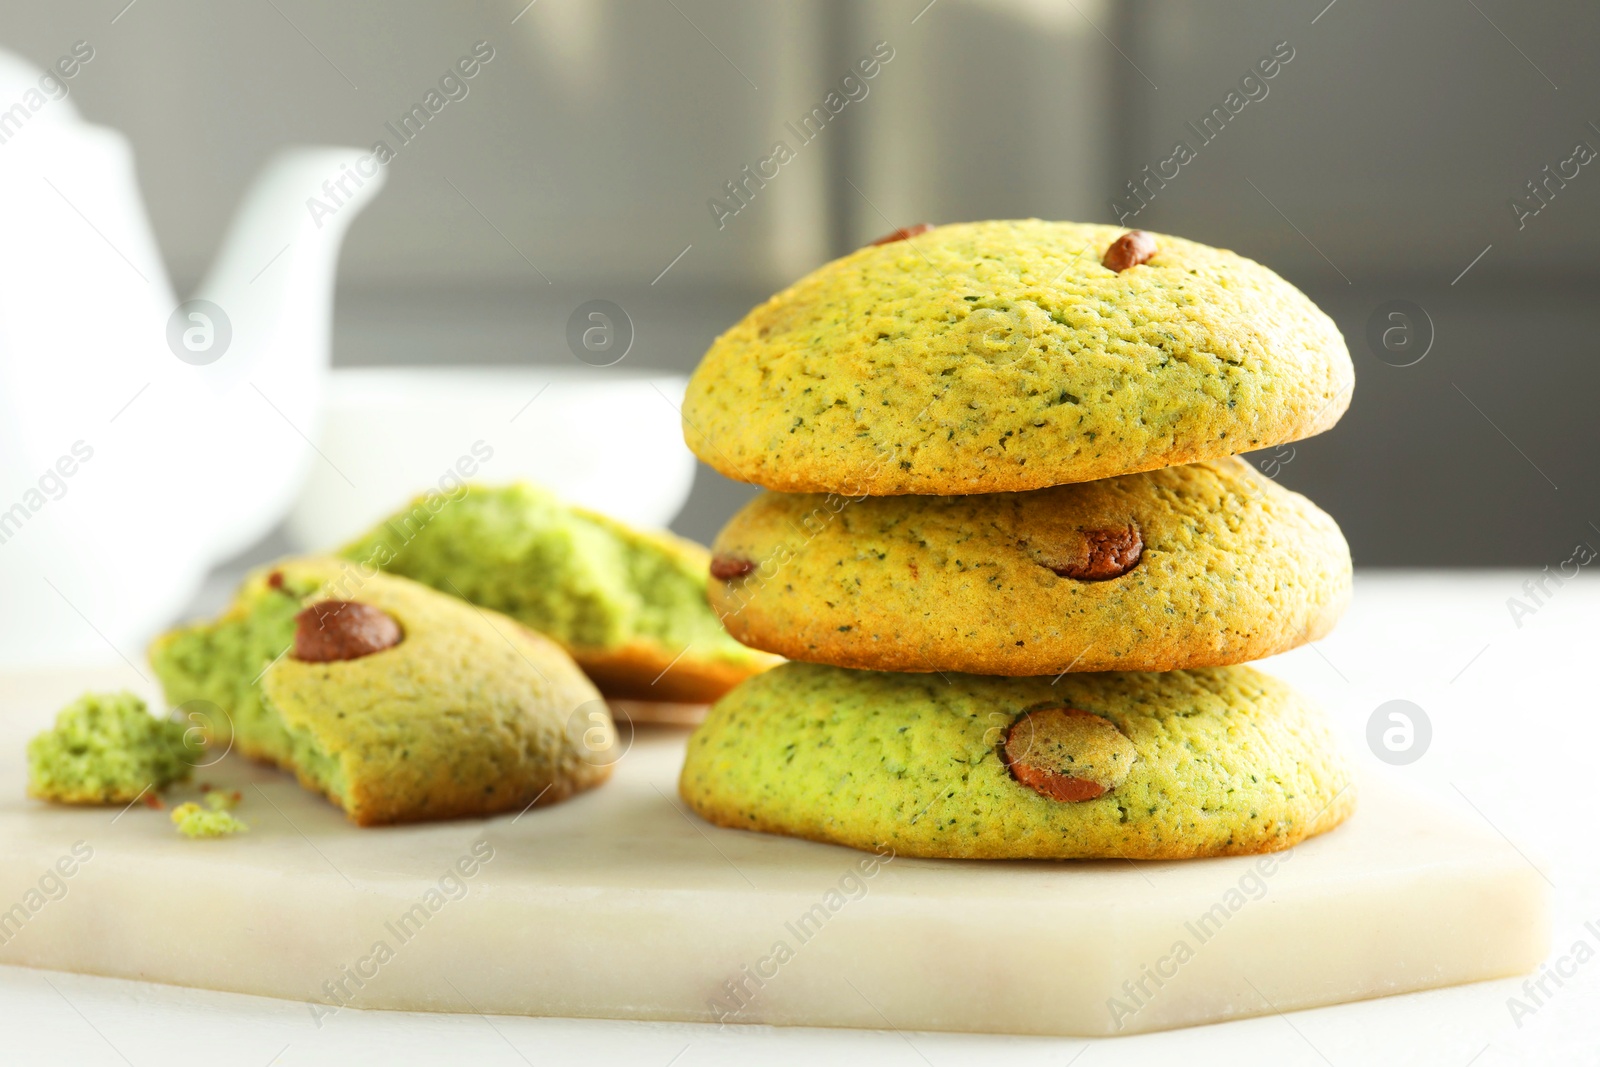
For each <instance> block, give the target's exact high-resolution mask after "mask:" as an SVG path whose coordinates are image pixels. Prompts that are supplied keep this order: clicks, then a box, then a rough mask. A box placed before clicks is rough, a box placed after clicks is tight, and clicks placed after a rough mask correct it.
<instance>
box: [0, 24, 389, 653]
mask: <svg viewBox="0 0 1600 1067" xmlns="http://www.w3.org/2000/svg"><path fill="white" fill-rule="evenodd" d="M50 85H54V86H55V87H56V88H58V89H59V83H58V82H52V81H51V80H50V78H49V77H45V79H44V80H43V81H41V73H40V72H39V71H38V70H35V69H33V68H32V67H30V66H29V65H28V64H26V63H24V62H23V61H21V60H19V59H18V58H16V57H15V56H13V55H10V54H8V53H5V52H0V138H3V140H0V205H3V206H0V213H3V217H4V220H5V226H4V229H5V240H4V241H3V242H0V605H3V610H0V667H6V666H26V665H34V664H45V663H86V662H93V661H97V660H105V659H115V658H117V657H118V656H119V655H120V656H121V657H123V658H126V659H128V660H131V661H132V662H134V663H136V664H139V665H140V669H144V668H143V666H142V663H143V656H142V648H141V647H140V643H141V642H142V641H143V640H144V639H145V638H146V637H147V636H148V635H149V634H150V633H151V632H152V631H153V630H154V629H156V628H157V627H159V626H161V625H163V624H164V623H165V622H167V621H168V620H169V619H170V618H171V616H172V614H173V613H174V612H175V611H177V610H178V609H179V608H180V607H181V606H182V605H183V604H184V603H185V602H186V601H187V600H188V599H189V598H190V597H191V596H192V595H193V593H194V591H195V589H196V588H197V586H198V584H199V582H200V580H201V578H202V577H203V576H204V575H205V573H206V572H207V570H208V569H209V568H210V567H211V566H212V565H213V564H215V563H216V562H218V561H220V560H221V559H224V558H226V557H227V556H229V555H231V554H233V553H235V552H237V551H239V550H240V549H242V548H243V547H245V546H247V545H248V544H250V543H251V542H252V541H253V540H255V539H257V538H258V537H260V536H261V535H262V534H264V533H265V532H266V531H267V530H269V529H271V528H272V526H273V525H275V524H276V523H277V521H278V520H279V519H280V518H281V517H282V516H283V514H284V513H285V512H286V511H287V509H288V507H289V505H290V504H291V503H292V502H293V500H294V497H295V494H296V491H297V490H298V488H299V485H300V482H301V481H302V479H303V478H304V475H305V473H306V470H307V467H308V465H309V464H310V463H311V462H313V461H317V462H320V460H318V459H317V456H316V454H315V452H314V450H313V449H312V447H311V445H310V439H311V438H314V437H315V435H316V432H317V420H318V417H319V413H320V406H321V400H322V393H323V383H324V378H325V377H326V372H327V365H328V339H329V330H330V315H331V308H332V299H333V283H334V271H335V266H336V264H337V259H338V251H339V244H340V240H341V239H342V237H343V235H344V231H345V228H346V226H348V225H349V223H350V221H351V220H352V219H353V218H354V217H355V216H356V214H357V213H358V212H359V211H360V210H361V208H362V207H363V206H364V205H365V204H366V203H367V202H368V201H369V200H370V199H371V198H372V196H373V195H374V194H375V193H376V192H377V190H378V189H379V187H380V186H381V185H382V184H383V175H382V173H381V169H380V168H379V167H378V165H377V163H376V161H375V160H374V159H373V158H372V157H371V156H370V155H367V154H364V153H362V152H360V151H359V150H357V149H333V148H296V149H291V150H287V151H283V152H280V153H279V154H278V155H277V156H276V157H275V158H274V159H273V160H271V161H270V162H269V164H268V165H267V166H266V168H265V169H264V171H263V172H262V173H261V174H260V175H259V176H258V178H257V179H256V182H255V184H254V186H253V187H252V188H251V189H250V191H249V192H248V193H247V195H246V196H245V199H244V202H243V205H242V206H241V208H240V209H239V212H238V214H237V216H236V217H235V219H234V221H233V225H232V228H231V231H230V233H229V235H228V238H227V241H226V242H225V244H224V246H223V249H222V251H221V253H220V255H219V256H218V259H217V261H216V263H215V264H214V265H213V267H212V270H211V272H210V274H209V275H208V277H207V278H206V280H205V281H204V283H203V284H202V285H201V287H200V289H199V291H198V292H197V293H196V294H195V295H196V299H194V300H191V301H187V302H185V303H184V304H182V305H180V304H179V302H178V300H177V298H176V297H175V296H174V294H173V292H172V289H171V287H170V285H169V283H168V281H167V276H166V271H165V269H164V267H163V264H162V262H161V258H160V253H159V250H158V249H157V247H156V243H155V240H154V237H153V235H152V233H151V231H150V225H149V221H148V219H147V218H146V216H145V211H144V207H143V204H142V203H141V201H140V197H139V192H138V187H137V183H136V181H135V177H134V169H133V159H132V155H131V153H130V151H129V147H128V144H127V142H126V141H125V140H124V139H123V138H122V136H121V135H119V134H117V133H116V132H114V131H112V130H109V129H105V128H103V127H97V126H91V125H88V124H86V123H84V122H82V121H81V119H80V118H79V117H78V114H77V111H76V109H75V108H74V107H73V105H72V103H71V101H70V100H68V99H65V98H62V99H50V98H49V96H46V95H42V94H41V92H40V91H39V90H40V89H41V87H43V86H50ZM13 104H16V105H17V106H16V107H13V106H12V105H13ZM8 109H9V110H8ZM18 116H20V117H18Z"/></svg>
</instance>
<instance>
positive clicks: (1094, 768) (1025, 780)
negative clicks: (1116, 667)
mask: <svg viewBox="0 0 1600 1067" xmlns="http://www.w3.org/2000/svg"><path fill="white" fill-rule="evenodd" d="M1000 758H1001V760H1002V761H1003V762H1004V763H1005V765H1006V767H1007V769H1008V770H1010V771H1011V777H1012V778H1014V779H1016V781H1017V782H1018V784H1020V785H1022V786H1025V787H1026V788H1028V789H1031V790H1033V791H1034V792H1035V793H1038V794H1039V795H1040V796H1042V797H1046V798H1047V799H1050V800H1055V801H1060V802H1062V803H1065V804H1077V803H1081V802H1082V801H1085V800H1093V799H1094V798H1096V797H1098V796H1103V795H1104V794H1106V793H1109V792H1110V791H1111V790H1113V789H1115V788H1117V786H1119V785H1121V784H1122V783H1123V782H1124V781H1126V780H1127V777H1128V772H1129V771H1130V770H1131V769H1132V767H1133V764H1134V763H1135V762H1136V761H1137V760H1138V758H1139V753H1138V750H1137V749H1135V748H1134V747H1133V742H1132V741H1130V740H1128V737H1127V735H1125V734H1124V733H1123V732H1122V731H1121V730H1119V729H1117V727H1116V725H1115V724H1113V723H1112V722H1111V721H1110V720H1108V719H1104V718H1102V717H1101V716H1099V715H1095V714H1093V713H1092V712H1087V711H1081V710H1079V709H1078V708H1070V707H1066V706H1064V705H1060V704H1048V705H1045V706H1043V707H1037V708H1033V709H1032V710H1030V711H1027V712H1024V713H1023V714H1022V715H1020V716H1018V718H1017V719H1016V721H1015V722H1013V723H1012V724H1011V726H1010V728H1009V729H1007V730H1006V736H1005V739H1004V740H1003V741H1002V742H1001V744H1000Z"/></svg>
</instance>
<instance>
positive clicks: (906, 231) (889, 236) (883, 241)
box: [867, 222, 933, 248]
mask: <svg viewBox="0 0 1600 1067" xmlns="http://www.w3.org/2000/svg"><path fill="white" fill-rule="evenodd" d="M931 229H933V223H931V222H919V223H917V224H916V225H914V226H902V227H900V228H899V229H898V230H895V231H894V232H893V233H886V234H884V235H883V236H882V237H880V238H878V239H877V240H876V241H873V242H872V243H871V244H870V245H868V246H867V247H868V248H876V247H877V246H878V245H892V244H894V243H895V242H896V241H904V240H906V239H908V238H911V237H916V236H918V235H919V234H924V233H927V232H928V231H929V230H931Z"/></svg>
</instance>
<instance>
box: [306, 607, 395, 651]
mask: <svg viewBox="0 0 1600 1067" xmlns="http://www.w3.org/2000/svg"><path fill="white" fill-rule="evenodd" d="M294 622H295V627H294V658H295V659H297V660H301V661H303V662H306V663H331V662H334V661H335V660H347V659H360V658H361V657H362V656H370V655H372V654H373V653H374V652H382V651H383V650H384V649H386V648H393V647H394V646H395V645H398V644H399V643H400V638H401V633H400V624H399V623H397V622H395V621H394V618H393V617H392V616H390V615H389V614H388V613H387V612H385V611H382V610H380V609H379V608H375V607H373V606H372V605H371V604H362V603H360V602H358V601H354V600H319V601H318V602H317V603H315V604H312V605H311V606H310V607H308V608H306V609H305V610H304V611H302V612H300V614H298V615H296V616H295V617H294Z"/></svg>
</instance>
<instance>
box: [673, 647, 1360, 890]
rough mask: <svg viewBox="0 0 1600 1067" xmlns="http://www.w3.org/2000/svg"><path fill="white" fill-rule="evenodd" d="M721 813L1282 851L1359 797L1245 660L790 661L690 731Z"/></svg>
mask: <svg viewBox="0 0 1600 1067" xmlns="http://www.w3.org/2000/svg"><path fill="white" fill-rule="evenodd" d="M679 791H680V793H681V794H682V795H683V798H684V800H685V801H686V802H688V804H689V805H690V807H692V808H693V809H694V810H695V811H696V812H698V813H699V814H700V815H701V817H703V818H705V819H706V820H708V821H710V822H713V823H716V824H717V825H719V826H728V827H736V828H740V829H747V830H760V831H766V832H769V833H780V834H791V835H794V836H797V837H805V838H810V839H812V840H815V841H827V842H833V843H835V844H841V845H849V846H852V847H855V848H862V849H871V850H874V851H879V852H882V851H886V850H893V852H894V853H895V854H898V855H904V856H927V857H939V858H948V859H1152V860H1167V859H1187V858H1193V857H1202V856H1226V855H1239V854H1249V853H1258V852H1272V851H1276V850H1279V849H1285V848H1290V847H1292V846H1293V845H1295V844H1296V843H1298V842H1300V841H1302V840H1304V839H1305V838H1307V837H1310V836H1311V835H1313V834H1318V833H1322V832H1323V831H1325V830H1330V829H1332V828H1333V827H1335V826H1337V825H1339V823H1340V822H1342V821H1344V819H1345V818H1346V817H1347V816H1349V814H1350V813H1351V812H1352V811H1353V810H1354V809H1355V795H1354V789H1353V788H1352V786H1351V785H1350V774H1349V770H1348V768H1347V766H1346V764H1345V762H1344V759H1343V757H1342V755H1341V754H1340V753H1339V751H1338V749H1337V747H1336V746H1335V744H1334V741H1333V737H1332V734H1331V733H1330V731H1329V730H1328V727H1327V724H1326V722H1325V720H1324V718H1323V716H1322V714H1321V712H1320V711H1319V710H1318V709H1317V708H1316V707H1315V706H1314V705H1313V704H1312V703H1311V702H1310V701H1308V700H1306V699H1305V698H1304V697H1302V696H1300V695H1299V694H1298V693H1296V692H1295V691H1294V690H1293V689H1291V688H1290V687H1289V686H1287V685H1285V684H1284V683H1283V682H1280V681H1278V680H1277V679H1275V678H1272V677H1269V676H1267V675H1265V674H1262V673H1260V672H1259V671H1256V670H1253V669H1251V668H1249V667H1217V668H1211V669H1207V670H1194V671H1167V672H1163V673H1133V672H1107V673H1101V674H1067V675H1064V676H1062V677H1061V678H1059V679H1057V680H1056V681H1055V682H1053V683H1052V682H1051V680H1050V679H1048V678H997V677H989V676H983V675H970V674H947V675H939V674H891V673H885V672H879V671H857V670H847V669H844V668H840V667H827V666H821V665H817V664H809V663H786V664H783V665H782V666H779V667H777V668H775V669H773V670H771V671H768V672H766V673H764V674H761V675H758V676H756V677H754V678H751V679H749V680H748V681H746V682H744V683H743V684H741V685H740V686H739V687H738V688H736V689H735V690H733V691H732V692H731V693H729V694H728V695H727V696H725V697H723V698H722V699H721V700H720V701H718V702H717V703H716V704H715V705H714V706H713V707H712V709H711V713H710V715H709V716H708V717H707V719H706V721H705V723H704V724H702V725H701V726H700V727H699V729H697V730H696V731H695V733H694V735H693V736H692V737H691V738H690V740H689V752H688V757H687V759H686V760H685V763H684V767H683V774H682V777H681V778H680V780H679Z"/></svg>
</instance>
